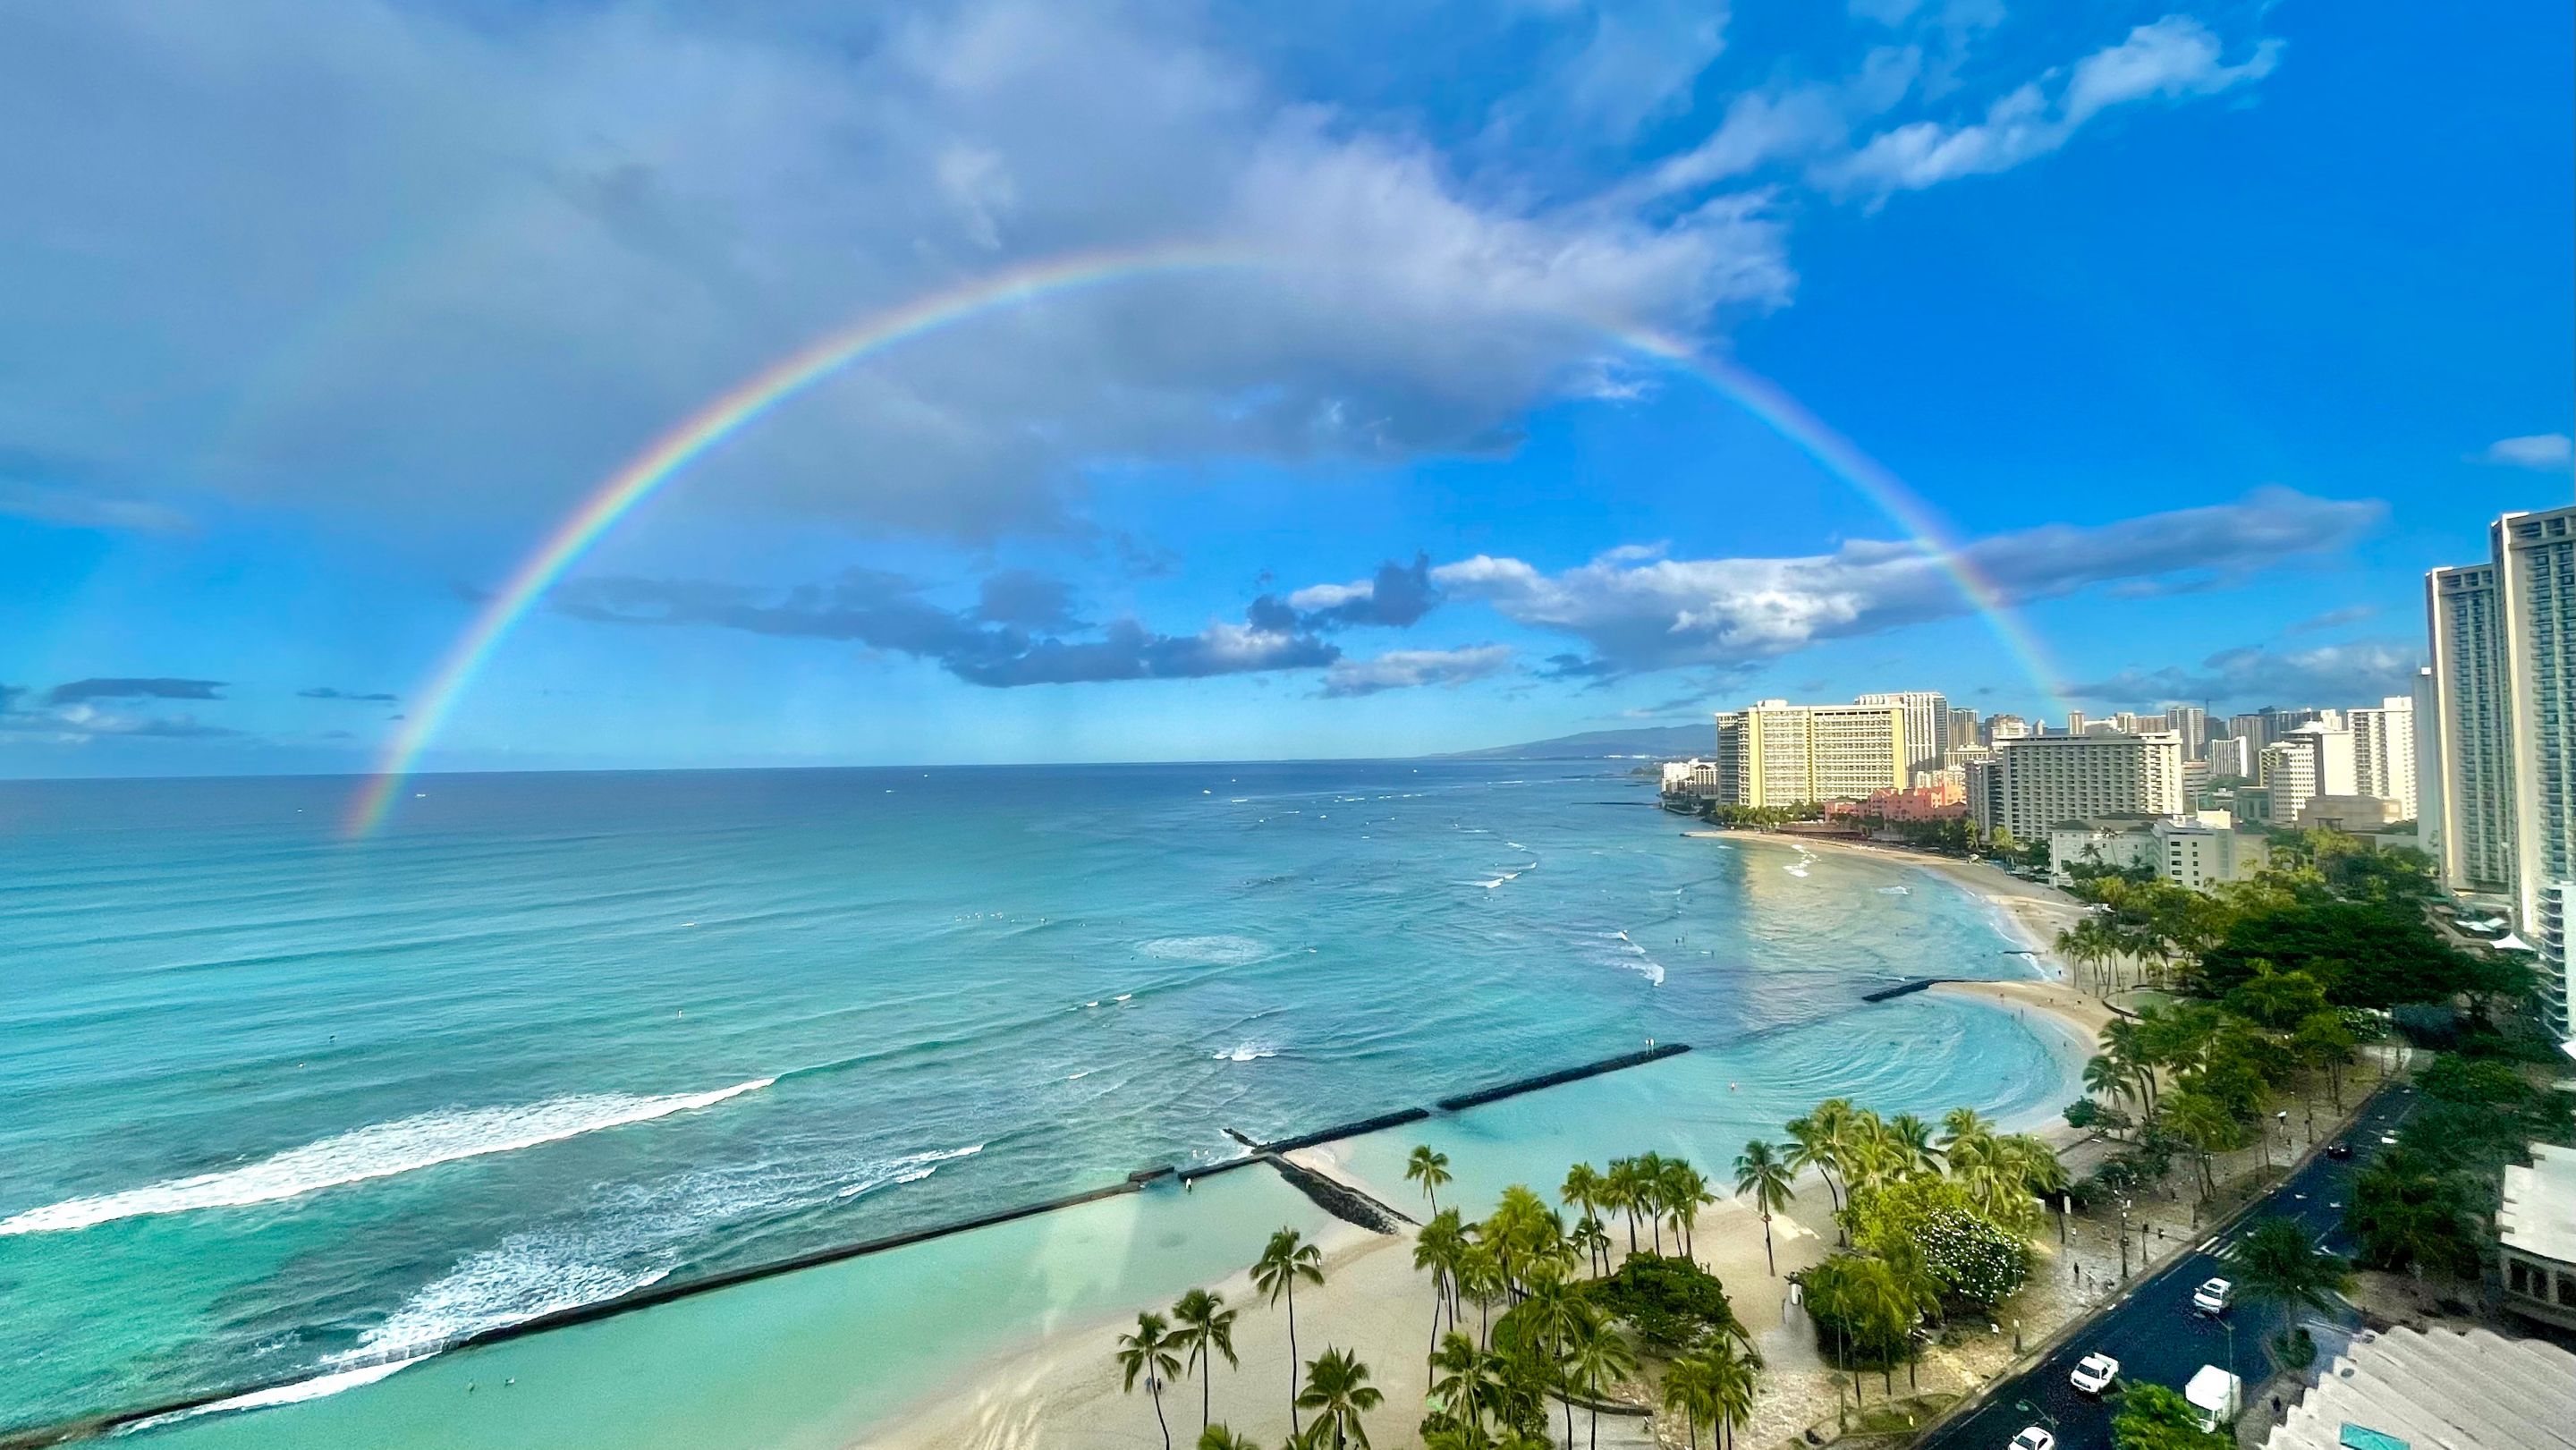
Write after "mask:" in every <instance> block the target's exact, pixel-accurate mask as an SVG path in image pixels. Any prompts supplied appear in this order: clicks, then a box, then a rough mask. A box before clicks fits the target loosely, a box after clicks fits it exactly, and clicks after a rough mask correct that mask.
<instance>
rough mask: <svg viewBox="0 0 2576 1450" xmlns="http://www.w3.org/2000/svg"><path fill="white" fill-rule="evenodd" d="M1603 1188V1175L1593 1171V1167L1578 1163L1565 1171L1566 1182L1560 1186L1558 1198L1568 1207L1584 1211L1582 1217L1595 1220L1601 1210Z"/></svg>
mask: <svg viewBox="0 0 2576 1450" xmlns="http://www.w3.org/2000/svg"><path fill="white" fill-rule="evenodd" d="M1601 1188H1602V1178H1601V1175H1600V1174H1598V1173H1596V1172H1594V1171H1593V1170H1592V1165H1591V1164H1589V1163H1577V1164H1575V1165H1574V1166H1573V1167H1571V1168H1568V1169H1566V1170H1565V1182H1564V1183H1563V1184H1561V1185H1559V1186H1558V1188H1557V1190H1556V1196H1557V1198H1558V1199H1560V1200H1561V1201H1563V1202H1564V1204H1565V1206H1566V1207H1568V1208H1574V1209H1580V1210H1582V1213H1581V1217H1583V1218H1594V1217H1598V1210H1599V1209H1600V1208H1601Z"/></svg>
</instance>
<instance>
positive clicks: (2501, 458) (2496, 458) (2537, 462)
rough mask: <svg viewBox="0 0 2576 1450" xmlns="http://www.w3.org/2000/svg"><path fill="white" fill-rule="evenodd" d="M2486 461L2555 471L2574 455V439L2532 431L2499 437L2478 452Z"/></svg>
mask: <svg viewBox="0 0 2576 1450" xmlns="http://www.w3.org/2000/svg"><path fill="white" fill-rule="evenodd" d="M2479 456H2480V457H2481V458H2483V459H2484V460H2485V461H2487V462H2489V463H2502V464H2505V465H2508V466H2510V467H2513V468H2541V469H2548V470H2551V471H2553V472H2554V471H2556V470H2559V469H2563V468H2565V467H2566V466H2567V464H2568V461H2569V459H2571V458H2576V440H2571V439H2570V438H2568V436H2567V435H2566V434H2564V433H2534V434H2531V435H2529V436H2527V437H2522V438H2499V439H2497V440H2496V441H2495V442H2493V443H2490V444H2488V445H2487V451H2486V452H2485V453H2483V454H2480V455H2479Z"/></svg>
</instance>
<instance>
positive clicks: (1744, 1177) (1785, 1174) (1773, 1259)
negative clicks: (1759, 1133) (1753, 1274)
mask: <svg viewBox="0 0 2576 1450" xmlns="http://www.w3.org/2000/svg"><path fill="white" fill-rule="evenodd" d="M1791 1181H1792V1175H1791V1172H1790V1169H1789V1165H1788V1164H1787V1163H1786V1162H1784V1161H1782V1160H1781V1158H1780V1155H1779V1154H1778V1153H1777V1152H1775V1151H1773V1149H1772V1147H1771V1145H1770V1144H1768V1143H1765V1142H1763V1141H1762V1140H1761V1139H1759V1138H1756V1139H1754V1140H1753V1141H1752V1142H1749V1143H1747V1144H1745V1145H1744V1151H1743V1152H1741V1153H1739V1154H1737V1155H1735V1191H1736V1192H1738V1193H1741V1194H1745V1195H1748V1196H1750V1197H1751V1198H1752V1200H1753V1206H1754V1207H1755V1208H1758V1209H1760V1210H1762V1257H1763V1258H1764V1259H1766V1260H1768V1261H1769V1263H1770V1265H1771V1275H1772V1277H1773V1278H1778V1277H1779V1275H1780V1258H1779V1255H1778V1254H1777V1253H1775V1252H1773V1250H1772V1248H1771V1215H1773V1214H1775V1213H1778V1212H1779V1211H1780V1210H1781V1209H1784V1208H1787V1207H1788V1206H1789V1200H1791V1199H1793V1198H1795V1197H1797V1196H1798V1195H1797V1193H1796V1191H1795V1190H1793V1189H1792V1188H1791V1187H1790V1183H1791Z"/></svg>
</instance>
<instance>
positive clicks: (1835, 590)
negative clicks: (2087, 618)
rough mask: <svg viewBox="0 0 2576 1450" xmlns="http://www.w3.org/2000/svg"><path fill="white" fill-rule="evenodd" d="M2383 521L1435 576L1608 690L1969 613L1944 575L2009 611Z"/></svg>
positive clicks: (2106, 533)
mask: <svg viewBox="0 0 2576 1450" xmlns="http://www.w3.org/2000/svg"><path fill="white" fill-rule="evenodd" d="M2383 512H2384V510H2383V509H2382V508H2381V506H2380V505H2378V504H2375V503H2358V502H2339V501H2334V500H2328V499H2318V498H2310V497H2308V496H2306V495H2303V494H2298V493H2292V492H2289V491H2287V490H2284V489H2263V490H2259V491H2257V492H2255V493H2253V494H2250V495H2248V496H2247V497H2246V498H2244V499H2242V500H2240V501H2238V502H2235V503H2230V504H2218V505H2213V506H2209V507H2205V508H2193V509H2181V510H2176V511H2174V512H2170V513H2162V514H2150V515H2147V516H2145V517H2142V518H2135V519H2126V520H2122V521H2120V522H2117V523H2110V524H2102V525H2097V526H2093V527H2089V528H2079V527H2074V526H2071V525H2048V526H2044V527H2041V528H2035V529H2027V530H2023V531H2020V532H2017V533H2011V534H1998V535H1994V536H1991V537H1988V538H1984V539H1979V540H1975V541H1973V542H1970V543H1968V544H1965V545H1963V546H1962V547H1961V548H1960V549H1959V551H1958V553H1957V555H1956V556H1943V555H1940V554H1936V553H1934V552H1932V551H1930V550H1928V549H1926V548H1924V547H1922V546H1920V545H1917V544H1913V543H1883V542H1870V541H1855V542H1852V543H1847V544H1845V545H1843V546H1842V547H1841V548H1840V549H1838V550H1836V551H1835V552H1834V553H1831V554H1823V555H1814V556H1809V557H1804V558H1784V559H1671V558H1665V557H1661V556H1660V555H1659V554H1656V553H1653V552H1651V551H1644V550H1639V549H1636V548H1633V547H1632V548H1628V549H1621V550H1614V551H1612V552H1610V553H1607V554H1604V555H1601V556H1600V557H1598V558H1596V559H1594V560H1593V561H1592V562H1590V563H1588V564H1584V565H1581V566H1578V567H1576V568H1573V569H1568V570H1565V571H1563V572H1561V573H1556V574H1550V573H1547V572H1545V571H1543V570H1540V569H1538V568H1536V567H1534V566H1533V565H1531V564H1529V563H1526V562H1524V561H1522V560H1519V559H1511V558H1494V557H1490V556H1487V555H1478V556H1476V557H1474V558H1471V559H1465V560H1461V561H1459V562H1456V563H1452V564H1446V565H1443V566H1441V567H1439V568H1437V569H1434V570H1433V571H1432V573H1431V577H1432V581H1433V582H1434V583H1435V584H1437V585H1438V586H1439V587H1440V588H1441V589H1442V590H1444V591H1446V593H1447V594H1448V595H1449V596H1450V597H1451V598H1453V599H1477V600H1482V601H1485V602H1486V603H1488V604H1490V605H1492V606H1493V607H1494V608H1495V609H1497V610H1499V611H1501V613H1502V614H1503V615H1505V616H1506V617H1507V618H1510V619H1512V620H1514V621H1516V622H1518V623H1520V624H1523V625H1527V626H1530V627H1533V628H1538V629H1545V630H1551V631H1555V632H1558V633H1562V634H1567V635H1571V636H1573V637H1575V638H1577V639H1580V640H1581V641H1582V642H1583V643H1584V644H1585V645H1586V646H1588V648H1589V650H1590V654H1589V655H1588V656H1576V655H1568V656H1562V657H1559V658H1558V659H1556V660H1555V661H1554V664H1555V665H1556V669H1557V672H1558V673H1559V674H1563V675H1568V676H1582V677H1590V678H1613V677H1616V676H1620V675H1626V674H1635V673H1640V672H1643V671H1649V670H1661V669H1672V668H1676V667H1682V666H1694V665H1705V666H1717V667H1728V666H1740V665H1744V664H1748V663H1753V662H1758V661H1761V660H1766V659H1774V658H1777V657H1779V656H1782V655H1786V654H1790V653H1793V652H1795V651H1797V650H1799V649H1803V648H1805V647H1806V646H1808V645H1811V644H1815V643H1818V642H1820V641H1823V640H1829V639H1840V638H1849V637H1852V636H1857V635H1866V634H1876V633H1880V632H1883V631H1886V630H1891V629H1897V628H1902V627H1904V626H1906V625H1910V624H1917V623H1921V622H1924V621H1927V620H1933V619H1941V618H1946V617H1950V616H1954V615H1958V614H1962V613H1966V612H1967V611H1968V610H1969V608H1970V605H1969V604H1968V603H1967V601H1966V600H1965V598H1964V596H1963V595H1962V594H1961V592H1960V589H1959V587H1958V585H1957V583H1956V582H1955V579H1954V578H1953V575H1952V572H1951V571H1952V569H1953V567H1964V568H1966V569H1969V570H1971V571H1973V572H1974V573H1975V574H1976V575H1978V576H1979V577H1981V578H1982V579H1984V580H1986V581H1987V582H1988V583H1989V584H1991V585H1992V586H1993V587H1994V588H1995V589H1996V590H1997V591H1998V592H1999V593H2000V594H2001V595H2002V596H2003V597H2004V598H2005V599H2006V600H2008V601H2011V602H2016V603H2018V602H2022V601H2027V600H2034V599H2045V598H2051V597H2055V596H2059V595H2065V594H2071V593H2074V592H2076V591H2078V590H2081V589H2085V588H2089V587H2093V586H2096V585H2111V584H2118V583H2120V582H2123V581H2134V580H2158V579H2169V578H2173V577H2176V576H2181V575H2186V574H2189V575H2201V574H2216V575H2219V576H2228V575H2232V574H2242V573H2246V572H2251V571H2254V570H2259V569H2265V568H2271V567H2274V566H2277V565H2278V564H2280V563H2281V562H2282V561H2283V560H2285V559H2290V558H2295V557H2298V556H2301V555H2305V554H2312V553H2320V552H2326V551H2330V550H2334V549H2337V548H2340V547H2341V546H2342V545H2344V544H2345V543H2347V542H2349V541H2350V540H2351V539H2353V538H2354V537H2356V536H2357V535H2358V534H2359V533H2361V532H2362V531H2363V530H2364V529H2366V528H2368V527H2370V526H2371V525H2372V524H2374V523H2376V522H2377V521H2378V519H2379V517H2380V515H2381V514H2382V513H2383Z"/></svg>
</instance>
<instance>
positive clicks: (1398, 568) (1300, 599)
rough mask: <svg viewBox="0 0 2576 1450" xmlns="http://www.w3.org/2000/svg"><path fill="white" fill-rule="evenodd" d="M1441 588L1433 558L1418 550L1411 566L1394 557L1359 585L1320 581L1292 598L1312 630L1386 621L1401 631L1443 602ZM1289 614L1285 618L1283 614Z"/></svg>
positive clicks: (1292, 607)
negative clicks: (1435, 577) (1435, 578)
mask: <svg viewBox="0 0 2576 1450" xmlns="http://www.w3.org/2000/svg"><path fill="white" fill-rule="evenodd" d="M1440 599H1441V595H1440V589H1439V586H1438V585H1435V584H1433V583H1432V582H1431V556H1430V555H1428V554H1416V555H1414V556H1413V562H1412V563H1411V564H1399V563H1396V562H1395V561H1394V560H1392V559H1390V560H1388V561H1387V562H1386V563H1383V564H1380V565H1378V566H1377V573H1376V574H1375V575H1373V576H1371V577H1370V578H1368V579H1365V580H1362V581H1360V582H1359V583H1356V584H1318V585H1316V586H1314V587H1312V588H1309V589H1300V590H1298V591H1297V592H1296V593H1294V594H1291V595H1289V596H1288V600H1287V604H1288V607H1289V608H1291V609H1294V610H1296V611H1298V613H1297V615H1296V618H1297V619H1298V620H1299V621H1301V622H1302V624H1303V625H1304V627H1305V628H1307V629H1313V630H1336V629H1348V628H1352V627H1354V626H1358V625H1384V626H1387V627H1389V628H1393V629H1402V628H1405V627H1406V626H1408V625H1412V624H1415V623H1417V622H1419V621H1420V620H1421V618H1422V616H1424V615H1426V614H1429V613H1430V612H1431V611H1432V610H1434V609H1436V608H1438V607H1439V605H1440ZM1284 617H1285V616H1283V618H1284Z"/></svg>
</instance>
